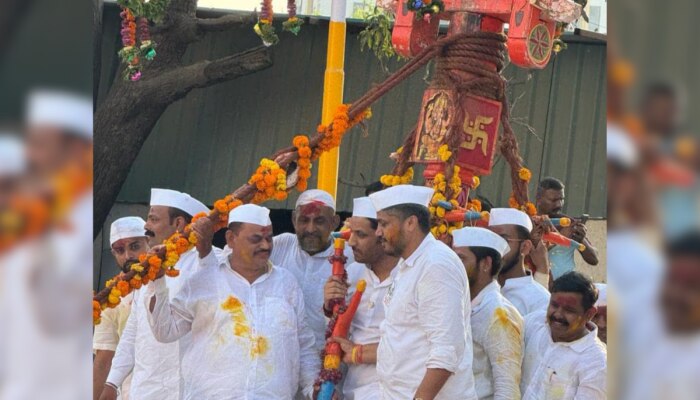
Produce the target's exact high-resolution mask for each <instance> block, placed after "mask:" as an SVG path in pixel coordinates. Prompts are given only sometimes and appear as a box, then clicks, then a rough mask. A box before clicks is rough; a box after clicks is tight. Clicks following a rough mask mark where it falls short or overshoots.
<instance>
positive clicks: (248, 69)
mask: <svg viewBox="0 0 700 400" xmlns="http://www.w3.org/2000/svg"><path fill="white" fill-rule="evenodd" d="M271 66H272V54H271V52H270V50H269V49H268V48H267V47H265V46H258V47H254V48H252V49H250V50H246V51H243V52H241V53H237V54H233V55H230V56H226V57H222V58H219V59H217V60H214V61H209V60H204V61H200V62H197V63H194V64H191V65H187V66H184V67H180V68H176V69H173V70H171V71H168V72H165V73H163V74H161V75H159V76H157V77H154V78H153V79H148V80H145V81H143V82H142V83H143V84H144V86H149V89H154V90H148V89H146V88H144V89H146V90H144V92H145V93H152V94H154V95H156V96H158V97H161V98H159V99H153V100H155V101H175V100H177V99H180V98H182V97H184V96H185V95H186V94H187V93H188V92H189V91H190V90H192V89H195V88H203V87H207V86H211V85H214V84H216V83H219V82H224V81H229V80H232V79H235V78H238V77H241V76H245V75H248V74H252V73H254V72H257V71H260V70H263V69H266V68H269V67H271Z"/></svg>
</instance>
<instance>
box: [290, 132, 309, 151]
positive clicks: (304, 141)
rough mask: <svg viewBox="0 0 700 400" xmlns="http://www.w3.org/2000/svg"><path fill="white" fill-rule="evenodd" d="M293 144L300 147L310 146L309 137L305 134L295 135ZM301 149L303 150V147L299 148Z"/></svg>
mask: <svg viewBox="0 0 700 400" xmlns="http://www.w3.org/2000/svg"><path fill="white" fill-rule="evenodd" d="M292 144H293V145H294V147H296V148H300V147H302V146H308V145H309V138H308V137H306V136H304V135H299V136H295V137H294V139H293V140H292ZM299 150H301V149H299Z"/></svg>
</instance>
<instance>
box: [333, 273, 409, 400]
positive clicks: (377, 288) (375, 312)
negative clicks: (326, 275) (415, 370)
mask: <svg viewBox="0 0 700 400" xmlns="http://www.w3.org/2000/svg"><path fill="white" fill-rule="evenodd" d="M346 270H347V271H348V282H349V283H350V290H349V293H348V296H352V294H353V293H354V292H355V288H356V287H357V282H358V281H359V280H360V279H364V280H365V282H367V287H366V288H365V292H364V293H363V294H362V300H361V301H360V306H359V307H358V308H357V311H356V312H355V316H354V317H353V319H352V325H351V326H350V340H351V341H352V342H353V343H356V344H372V343H379V325H381V323H382V321H384V296H386V293H387V291H388V290H389V287H390V286H391V284H392V283H393V281H394V275H395V274H396V271H398V268H394V269H393V270H391V273H390V274H389V276H388V277H387V278H386V279H384V280H383V281H381V282H380V281H379V278H378V277H377V275H375V273H374V272H372V270H371V269H369V268H368V267H367V266H366V265H365V264H360V263H356V262H355V263H352V264H350V265H348V266H347V268H346ZM343 398H344V399H345V400H377V399H379V398H380V393H379V378H378V377H377V366H376V365H375V364H357V365H349V366H348V372H347V374H345V380H344V382H343Z"/></svg>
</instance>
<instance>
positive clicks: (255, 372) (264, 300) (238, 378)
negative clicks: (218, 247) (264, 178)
mask: <svg viewBox="0 0 700 400" xmlns="http://www.w3.org/2000/svg"><path fill="white" fill-rule="evenodd" d="M202 264H203V268H202V270H200V271H199V272H198V273H197V274H195V275H194V276H193V277H192V278H191V279H189V280H187V281H186V282H185V283H184V286H183V287H182V290H181V291H180V292H179V293H178V294H177V295H175V297H174V298H173V300H172V301H170V302H168V301H167V299H168V288H167V287H166V286H165V285H164V284H163V283H162V282H160V281H156V282H155V283H154V285H152V287H149V289H148V291H149V296H146V299H147V301H145V302H144V307H148V303H149V301H150V299H151V298H152V295H155V296H156V304H155V307H154V309H153V313H151V314H150V316H149V322H150V325H151V329H152V330H153V333H154V335H155V337H156V338H158V339H159V340H161V341H164V342H172V341H176V340H178V339H179V338H181V337H182V336H183V335H186V334H188V333H190V332H191V335H192V342H191V346H190V347H189V348H188V349H187V350H186V352H185V354H184V355H183V360H182V365H181V370H182V376H183V380H184V386H183V393H182V398H183V399H184V400H194V399H217V400H218V399H221V400H224V399H251V400H252V399H292V398H293V396H294V394H295V393H296V392H297V388H298V387H299V386H301V387H302V388H303V389H304V394H305V395H306V396H308V398H309V399H310V398H311V397H310V396H311V393H312V391H313V382H314V380H315V379H316V377H317V375H318V372H319V368H320V358H319V356H318V354H317V353H316V352H315V351H314V336H313V334H312V332H311V331H310V330H309V328H308V326H307V325H306V319H305V312H304V299H303V295H302V292H301V289H300V288H299V285H298V284H297V282H296V280H295V279H294V277H293V276H292V275H291V274H290V273H289V272H287V271H285V270H283V269H281V268H278V267H274V266H272V265H271V264H270V270H269V272H267V273H265V274H264V275H262V276H261V277H259V278H258V279H257V280H256V281H255V282H253V283H252V284H251V283H249V282H248V280H246V279H245V278H243V277H242V276H241V275H239V274H238V273H236V272H235V271H234V270H233V269H232V268H231V264H230V262H229V260H228V259H225V260H223V262H222V261H221V260H220V259H218V258H217V256H216V255H214V254H212V253H210V254H209V255H208V256H207V257H205V258H204V259H203V260H202Z"/></svg>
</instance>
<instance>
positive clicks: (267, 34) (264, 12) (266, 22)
mask: <svg viewBox="0 0 700 400" xmlns="http://www.w3.org/2000/svg"><path fill="white" fill-rule="evenodd" d="M273 17H274V15H273V13H272V0H263V1H262V3H260V16H259V17H258V23H257V24H255V27H254V28H253V30H254V31H255V33H257V34H258V36H260V38H261V39H262V41H263V44H264V45H265V46H268V47H269V46H272V45H273V44H277V43H278V42H279V41H280V38H279V37H278V36H277V33H276V32H275V27H274V26H272V18H273Z"/></svg>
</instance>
